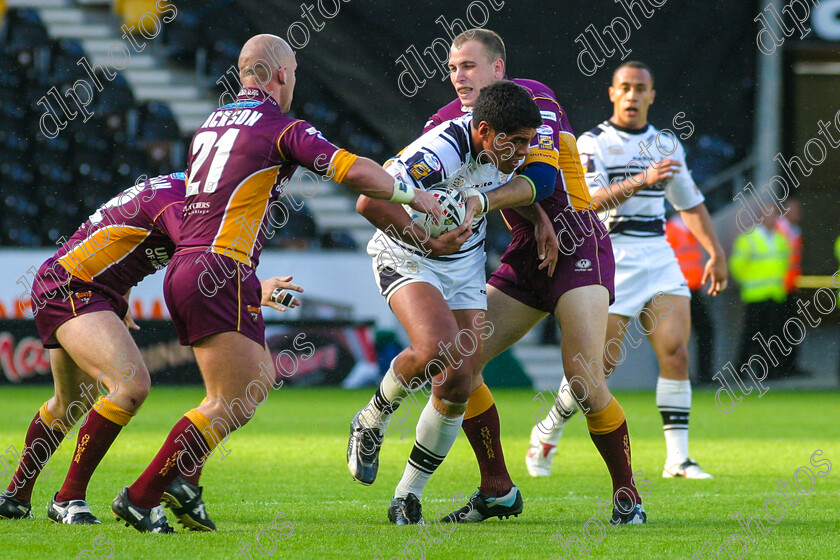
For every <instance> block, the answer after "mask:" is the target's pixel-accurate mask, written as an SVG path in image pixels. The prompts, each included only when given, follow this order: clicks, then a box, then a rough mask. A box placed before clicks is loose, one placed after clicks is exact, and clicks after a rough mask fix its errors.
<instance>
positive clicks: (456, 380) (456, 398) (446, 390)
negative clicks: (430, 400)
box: [432, 375, 472, 402]
mask: <svg viewBox="0 0 840 560" xmlns="http://www.w3.org/2000/svg"><path fill="white" fill-rule="evenodd" d="M432 386H433V393H434V395H435V396H436V397H438V398H441V399H446V400H447V401H450V402H467V401H468V400H469V398H470V394H471V393H472V378H471V377H470V376H469V375H447V376H446V377H445V378H444V379H443V382H442V383H440V384H439V386H435V385H434V383H433V384H432Z"/></svg>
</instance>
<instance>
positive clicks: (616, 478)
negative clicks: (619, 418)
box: [589, 421, 642, 504]
mask: <svg viewBox="0 0 840 560" xmlns="http://www.w3.org/2000/svg"><path fill="white" fill-rule="evenodd" d="M589 436H590V437H591V438H592V442H593V443H594V444H595V447H597V448H598V452H599V453H600V454H601V457H603V458H604V462H605V463H606V464H607V468H608V469H609V471H610V476H611V477H612V483H613V499H615V498H620V497H625V498H627V497H630V496H632V498H633V499H635V500H636V503H637V504H641V503H642V498H641V496H639V493H638V492H637V491H636V486H635V484H633V467H632V466H631V464H630V436H629V434H628V433H627V422H626V421H624V422H622V423H621V425H620V426H619V427H618V428H616V429H615V431H613V432H610V433H608V434H602V435H596V434H593V433H592V432H589ZM622 488H624V489H626V490H625V491H622V492H621V493H619V492H618V491H619V490H621V489H622ZM627 492H629V493H630V496H628V495H627Z"/></svg>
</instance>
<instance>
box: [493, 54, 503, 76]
mask: <svg viewBox="0 0 840 560" xmlns="http://www.w3.org/2000/svg"><path fill="white" fill-rule="evenodd" d="M493 75H494V76H495V78H496V79H497V80H501V79H502V78H504V77H505V61H504V60H502V59H501V58H497V59H496V62H494V63H493Z"/></svg>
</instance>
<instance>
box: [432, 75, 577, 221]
mask: <svg viewBox="0 0 840 560" xmlns="http://www.w3.org/2000/svg"><path fill="white" fill-rule="evenodd" d="M511 81H512V82H513V83H515V84H518V85H520V86H522V87H524V88H525V89H527V90H528V91H529V92H530V93H531V96H532V98H533V99H534V102H535V103H536V104H537V107H539V109H540V115H541V116H542V120H543V124H542V126H540V127H539V128H538V129H537V135H536V136H535V137H534V140H533V141H532V143H531V149H530V150H529V152H528V156H527V157H526V158H525V161H523V162H522V165H523V166H524V165H527V164H529V163H533V162H537V161H539V162H543V163H547V164H549V165H551V166H553V167H555V168H556V169H557V170H558V172H557V181H556V182H555V184H554V192H553V193H552V194H551V196H549V197H548V198H546V199H544V200H542V201H540V202H539V204H540V205H541V206H542V207H543V210H545V212H546V214H548V217H549V218H551V219H553V218H554V217H555V216H558V215H559V213H560V212H562V211H563V209H564V208H568V207H569V206H571V207H572V208H574V209H575V210H583V209H584V208H587V207H590V206H591V200H592V199H591V197H590V195H589V189H588V188H587V187H586V181H585V180H584V174H583V170H582V169H581V166H580V155H579V154H578V150H577V141H576V139H575V134H574V132H573V131H572V125H571V123H569V118H568V116H567V115H566V112H565V111H564V110H563V107H561V106H560V104H559V103H558V102H557V98H556V96H555V95H554V92H553V91H552V90H551V89H550V88H549V87H548V86H546V85H545V84H542V83H540V82H537V81H534V80H524V79H520V78H516V79H513V80H511ZM469 110H470V109H468V108H465V107H463V106H462V105H461V101H460V100H459V99H456V100H454V101H453V102H452V103H449V104H448V105H445V106H443V107H441V108H440V109H439V110H438V112H437V113H435V114H434V115H432V117H431V118H430V119H429V121H428V122H427V123H426V126H425V128H424V132H427V131H429V130H430V129H432V128H434V127H435V126H437V125H439V124H440V123H442V122H445V121H448V120H451V119H454V118H456V117H460V116H462V115H463V114H464V113H466V112H468V111H469ZM502 215H503V216H504V218H505V221H506V222H507V223H508V225H509V226H510V228H511V230H513V231H519V230H523V231H524V230H525V229H528V230H530V231H533V224H531V223H530V222H528V221H527V220H526V219H525V218H523V217H522V216H520V215H519V214H517V213H516V212H515V211H513V210H502Z"/></svg>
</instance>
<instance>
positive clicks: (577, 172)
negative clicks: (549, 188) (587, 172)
mask: <svg viewBox="0 0 840 560" xmlns="http://www.w3.org/2000/svg"><path fill="white" fill-rule="evenodd" d="M559 136H560V142H558V146H557V148H558V149H559V158H560V173H562V174H563V182H564V184H565V187H566V192H567V193H568V194H569V201H570V202H571V203H572V206H574V208H575V210H585V209H590V210H591V209H592V196H591V195H590V194H589V189H588V188H587V187H586V178H585V177H584V174H583V168H582V167H581V165H580V154H579V153H578V149H577V140H575V137H574V135H573V134H571V133H569V132H565V131H561V132H560V135H559Z"/></svg>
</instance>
